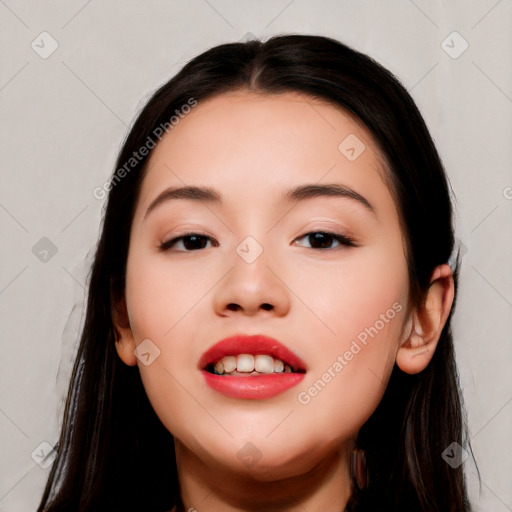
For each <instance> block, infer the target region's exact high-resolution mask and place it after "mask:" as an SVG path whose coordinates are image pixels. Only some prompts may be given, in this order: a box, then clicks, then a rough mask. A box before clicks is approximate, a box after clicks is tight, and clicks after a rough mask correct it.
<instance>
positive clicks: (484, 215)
mask: <svg viewBox="0 0 512 512" xmlns="http://www.w3.org/2000/svg"><path fill="white" fill-rule="evenodd" d="M0 23H1V32H0V38H1V41H0V48H1V50H0V51H1V61H0V108H1V114H0V115H1V117H0V119H1V123H0V144H1V146H0V155H1V156H0V158H1V160H0V162H1V182H0V225H1V232H2V242H1V243H0V253H1V271H0V308H1V315H2V317H1V327H2V335H1V345H0V446H1V456H0V511H2V512H17V511H20V512H22V511H23V512H25V511H33V510H35V508H36V506H37V504H38V503H39V500H40V497H41V493H42V491H43V488H44V485H45V482H46V479H47V476H48V473H49V468H48V467H46V468H45V467H44V466H45V463H44V462H43V461H42V460H43V459H44V455H46V454H47V453H48V446H50V445H53V444H54V443H55V442H56V440H57V435H58V428H59V422H60V421H61V415H62V407H63V401H64V398H65V394H66V390H67V385H68V379H69V375H70V370H71V365H72V361H73V357H74V351H75V350H76V342H77V337H78V333H79V329H80V322H81V321H82V319H83V313H84V308H83V300H84V293H85V286H86V280H87V274H88V271H89V266H90V263H91V257H92V255H93V250H94V245H95V243H96V240H97V237H98V232H99V226H100V221H101V212H102V207H103V204H104V200H98V199H96V198H95V197H94V196H93V190H94V188H95V187H97V186H101V185H103V183H104V182H105V181H106V180H107V179H108V177H109V175H110V173H111V172H112V170H113V167H114V163H115V158H116V155H117V152H118V151H119V148H120V144H121V143H122V140H123V138H124V136H125V134H126V132H127V130H128V128H129V126H130V125H131V123H132V122H133V120H134V117H135V115H136V113H137V112H138V111H139V110H140V108H141V106H142V105H143V104H144V103H145V101H146V100H147V98H148V97H149V95H150V94H151V93H152V92H153V91H154V90H155V89H156V88H157V87H158V86H159V85H161V84H162V83H164V82H166V81H167V80H168V79H169V78H170V77H171V76H172V75H173V74H175V73H176V72H177V71H178V70H179V69H180V67H181V66H183V64H185V63H186V62H187V61H188V60H189V59H191V58H192V57H194V56H195V55H196V54H198V53H200V52H202V51H204V50H206V49H207V48H209V47H211V46H214V45H217V44H220V43H224V42H232V41H238V40H241V39H244V38H247V37H252V35H254V36H257V37H263V38H266V37H269V36H271V35H275V34H279V33H291V32H301V33H308V34H320V35H326V36H331V37H334V38H336V39H339V40H341V41H342V42H345V43H347V44H349V45H351V46H353V47H354V48H356V49H358V50H361V51H363V52H365V53H367V54H369V55H370V56H372V57H373V58H375V59H376V60H377V61H378V62H380V63H381V64H383V65H384V66H385V67H387V68H388V69H390V70H391V71H392V72H393V73H395V74H396V75H397V76H398V77H399V78H400V80H401V81H402V82H403V84H404V85H405V86H406V87H407V89H408V90H409V91H410V93H411V94H412V96H413V98H414V99H415V101H416V102H417V104H418V106H419V108H420V110H421V112H422V114H423V115H424V117H425V120H426V122H427V124H428V126H429V128H430V130H431V133H432V135H433V137H434V139H435V141H436V143H437V146H438V149H439V152H440V154H441V157H442V159H443V161H444V164H445V166H446V169H447V173H448V176H449V179H450V181H451V185H452V188H453V192H454V196H455V198H456V214H457V218H456V223H457V237H458V239H459V242H460V246H461V249H462V253H463V260H462V262H463V267H462V271H461V286H460V289H459V297H458V303H457V308H456V313H455V317H454V332H455V340H456V351H457V360H458V365H459V370H460V378H461V385H462V388H463V391H464V399H465V403H466V407H467V410H468V423H469V427H470V435H471V442H472V445H473V450H474V453H475V457H476V460H477V463H478V467H479V470H480V472H481V477H482V484H481V488H479V487H478V485H477V483H476V480H475V476H474V474H475V467H474V465H473V464H472V463H471V462H470V459H468V460H467V461H466V462H465V463H464V464H465V470H466V473H467V474H468V479H469V482H470V488H471V499H472V501H473V503H474V504H475V508H476V510H478V511H484V512H505V511H507V510H512V487H511V485H510V483H511V477H512V441H511V439H512V436H511V433H512V372H511V371H510V366H511V361H512V345H511V332H512V315H511V312H512V270H511V261H512V260H511V253H512V230H511V214H512V172H511V169H512V144H511V134H512V68H511V63H512V1H511V0H500V1H497V0H481V1H477V2H471V1H467V0H465V1H450V2H448V1H444V2H441V1H423V0H394V1H386V2H384V1H376V0H365V1H355V0H353V1H346V0H338V1H335V0H330V1H313V0H291V1H290V0H275V1H270V0H264V1H247V0H244V1H235V0H190V1H185V0H179V1H169V0H167V1H154V0H152V1H144V2H143V1H137V2H136V1H125V2H121V1H100V0H89V1H85V0H78V1H75V0H73V1H61V2H56V1H51V2H50V1H35V0H33V1H24V0H0ZM251 34H252V35H251ZM432 243H435V240H433V241H432ZM440 456H441V454H439V453H433V454H432V457H440ZM42 466H43V467H42Z"/></svg>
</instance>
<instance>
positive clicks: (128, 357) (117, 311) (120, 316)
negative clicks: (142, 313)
mask: <svg viewBox="0 0 512 512" xmlns="http://www.w3.org/2000/svg"><path fill="white" fill-rule="evenodd" d="M112 321H113V323H114V334H115V344H116V351H117V355H118V356H119V358H120V359H121V361H123V363H125V364H126V365H128V366H136V365H137V358H136V357H135V353H134V351H135V348H136V345H135V340H134V338H133V332H132V329H131V326H130V320H129V318H128V310H127V307H126V300H125V298H124V296H123V298H122V299H120V300H119V301H117V302H116V303H115V305H114V306H113V308H112Z"/></svg>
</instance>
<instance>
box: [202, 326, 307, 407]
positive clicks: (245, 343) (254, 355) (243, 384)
mask: <svg viewBox="0 0 512 512" xmlns="http://www.w3.org/2000/svg"><path fill="white" fill-rule="evenodd" d="M198 368H199V369H200V370H201V372H202V374H203V378H204V382H205V383H206V385H207V386H209V387H210V388H211V389H213V390H214V391H216V392H218V393H221V394H223V395H225V396H227V397H230V398H236V399H253V400H262V399H267V398H273V397H275V396H277V395H280V394H281V393H284V392H285V391H286V390H288V389H291V388H293V387H294V386H297V385H298V384H299V383H300V382H301V381H302V380H303V379H304V377H305V373H306V370H307V367H306V363H304V361H303V360H302V359H301V358H300V357H299V356H297V355H296V354H295V353H293V352H292V351H291V350H290V349H289V348H287V347H286V346H285V345H283V344H282V343H280V342H279V341H277V340H276V339H274V338H270V337H268V336H265V335H262V334H259V335H258V334H256V335H251V336H247V335H244V334H237V335H235V336H231V337H230V338H225V339H223V340H221V341H219V342H218V343H216V344H214V345H213V346H211V347H210V348H209V349H208V350H207V351H206V352H205V353H204V354H203V355H202V356H201V358H200V359H199V361H198Z"/></svg>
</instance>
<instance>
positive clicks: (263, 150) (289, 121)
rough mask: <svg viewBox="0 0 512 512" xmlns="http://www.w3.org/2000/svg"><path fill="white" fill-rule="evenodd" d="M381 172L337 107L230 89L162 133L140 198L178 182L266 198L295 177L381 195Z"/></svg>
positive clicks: (374, 153) (366, 142)
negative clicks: (163, 134)
mask: <svg viewBox="0 0 512 512" xmlns="http://www.w3.org/2000/svg"><path fill="white" fill-rule="evenodd" d="M385 173H386V171H385V170H384V166H383V164H382V159H381V157H380V153H379V151H378V149H377V145H376V144H375V142H374V140H373V138H372V136H371V134H370V133H369V131H368V130H367V129H366V128H365V127H364V126H363V124H362V123H361V122H360V121H359V120H358V119H356V118H354V116H353V115H351V114H350V113H348V112H347V111H345V110H344V109H342V108H341V107H337V106H333V105H332V104H330V103H328V102H326V101H321V100H319V99H316V98H312V97H309V96H306V95H304V94H301V93H296V92H286V93H282V94H277V95H264V94H257V93H254V92H249V91H234V92H230V93H225V94H222V95H219V96H215V97H213V98H209V99H207V100H205V101H202V102H199V103H198V105H197V106H196V107H195V108H194V109H192V110H191V111H190V113H189V114H187V115H184V116H182V118H180V120H179V122H178V123H177V124H175V125H174V126H173V128H172V130H170V131H169V133H167V134H166V135H165V136H164V137H163V138H162V141H161V142H159V143H158V144H157V146H156V148H155V149H154V150H153V152H152V155H151V157H150V161H149V166H148V171H147V174H146V176H145V178H144V180H143V184H142V189H141V194H140V203H142V204H146V206H147V203H148V202H149V201H151V198H152V197H154V195H155V194H156V193H157V192H158V191H159V190H161V189H163V188H164V187H165V186H183V185H205V186H210V187H213V188H217V189H221V190H224V191H225V192H226V195H227V196H228V197H229V196H230V195H231V196H232V197H234V196H235V195H236V197H237V198H238V199H243V198H245V199H247V200H250V199H252V198H254V197H255V196H259V197H260V198H269V199H272V195H273V194H275V196H274V197H278V196H280V195H282V192H284V191H285V190H286V189H290V188H292V186H294V185H297V183H302V182H304V183H306V182H307V183H323V182H329V183H332V182H335V183H342V184H344V185H346V186H349V187H351V188H354V189H356V190H357V189H359V190H366V193H370V195H372V194H377V195H378V194H380V195H382V194H384V195H385V193H386V191H387V186H386V185H385V183H384V181H383V179H382V176H383V175H385ZM388 196H389V193H388ZM387 199H388V202H389V201H390V200H391V198H390V197H388V198H387ZM388 206H389V205H388Z"/></svg>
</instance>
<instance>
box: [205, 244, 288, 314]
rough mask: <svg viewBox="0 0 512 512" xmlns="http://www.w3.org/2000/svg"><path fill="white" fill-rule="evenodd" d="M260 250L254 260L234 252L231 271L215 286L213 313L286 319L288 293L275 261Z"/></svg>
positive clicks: (267, 253) (264, 251)
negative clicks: (271, 316)
mask: <svg viewBox="0 0 512 512" xmlns="http://www.w3.org/2000/svg"><path fill="white" fill-rule="evenodd" d="M269 260H270V254H269V252H267V251H266V250H263V252H262V254H261V255H260V256H259V257H258V258H257V259H256V260H255V261H251V262H249V261H250V260H249V261H246V260H245V259H244V258H243V257H242V256H240V254H238V253H236V252H235V254H234V255H233V259H232V269H231V271H230V272H228V274H227V275H226V277H225V278H224V279H223V280H222V281H221V282H220V283H219V286H217V287H216V295H215V298H214V301H215V310H216V312H217V314H219V315H220V316H233V315H245V316H250V317H252V316H255V315H264V316H267V315H273V316H276V317H282V316H285V315H286V314H287V313H288V311H289V309H290V291H289V289H288V287H287V286H286V284H285V282H284V280H283V277H282V276H280V272H279V266H278V265H277V261H276V259H275V258H273V259H272V261H269Z"/></svg>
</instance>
